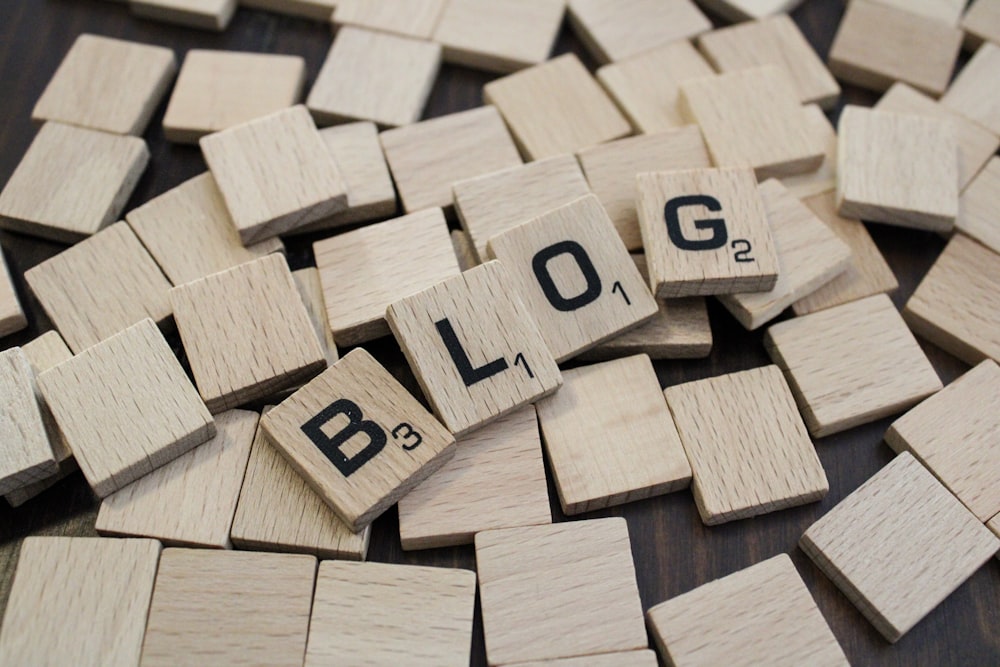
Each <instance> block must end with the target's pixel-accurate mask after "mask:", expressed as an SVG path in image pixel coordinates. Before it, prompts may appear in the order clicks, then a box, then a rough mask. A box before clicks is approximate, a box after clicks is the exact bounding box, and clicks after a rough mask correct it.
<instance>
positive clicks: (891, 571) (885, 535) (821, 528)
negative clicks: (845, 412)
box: [799, 453, 1000, 642]
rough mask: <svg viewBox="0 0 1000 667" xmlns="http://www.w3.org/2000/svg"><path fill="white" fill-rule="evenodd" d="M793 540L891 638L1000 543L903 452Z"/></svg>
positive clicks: (937, 601) (913, 622)
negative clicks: (795, 540) (797, 542)
mask: <svg viewBox="0 0 1000 667" xmlns="http://www.w3.org/2000/svg"><path fill="white" fill-rule="evenodd" d="M799 546H800V547H802V550H803V551H805V552H806V553H807V554H808V555H809V557H810V558H812V560H813V562H815V563H816V565H817V567H819V568H820V569H821V570H822V571H823V573H824V574H826V575H827V576H828V577H830V579H831V580H832V581H833V583H835V584H836V585H837V587H838V588H840V590H841V591H843V592H844V594H845V595H847V597H848V598H849V599H850V600H851V601H852V602H853V603H854V604H855V606H857V608H858V609H859V610H860V611H861V613H863V614H864V615H865V616H866V617H867V618H868V620H869V621H871V623H872V625H874V626H875V628H876V629H877V630H878V631H879V632H880V633H882V635H883V636H884V637H885V638H886V639H887V640H889V641H890V642H896V641H898V640H899V638H900V637H902V636H903V635H904V634H906V632H907V631H909V630H910V629H911V628H912V627H913V626H914V625H916V624H917V623H918V622H919V621H920V620H921V619H922V618H924V616H926V615H927V614H929V613H930V612H931V611H932V610H933V609H934V608H935V607H936V606H937V605H938V604H940V603H941V602H942V601H943V600H944V599H945V598H946V597H948V596H949V595H950V594H951V593H952V592H953V591H954V590H955V589H956V588H958V587H959V586H960V585H961V584H962V583H963V582H964V581H965V580H966V579H968V578H969V577H970V576H972V574H973V573H974V572H975V571H976V570H978V569H979V567H980V566H981V565H982V564H983V563H985V562H986V561H987V560H988V559H989V558H991V557H992V556H993V555H994V554H995V553H996V552H997V549H1000V540H998V539H997V538H996V536H994V535H992V534H991V533H990V531H989V530H988V529H987V528H986V527H985V526H983V524H982V523H981V522H980V521H979V520H977V519H976V517H975V516H973V515H972V514H971V513H970V512H969V511H968V510H967V509H965V507H963V506H962V504H961V503H960V502H958V500H957V499H956V498H955V497H954V496H953V495H951V494H950V493H949V492H948V490H947V489H945V488H944V487H943V486H941V484H940V483H938V481H937V480H936V479H934V476H933V475H931V474H930V473H929V472H927V470H926V469H925V468H924V467H923V466H922V465H920V463H918V462H917V460H916V459H914V458H913V456H911V455H910V454H909V453H903V454H900V455H899V456H897V457H896V458H895V459H894V460H893V461H892V462H891V463H889V465H887V466H886V467H884V468H882V470H880V471H879V472H877V473H875V475H874V476H873V477H872V478H871V479H869V480H868V481H867V482H865V483H864V484H862V485H861V486H860V487H859V488H858V489H857V490H856V491H854V492H853V493H851V494H850V495H849V496H847V498H845V499H844V500H842V501H841V502H840V503H839V504H838V505H837V506H836V507H834V508H833V509H832V510H830V511H829V512H828V513H827V514H826V515H825V516H823V517H822V518H821V519H820V520H819V521H817V522H816V523H814V524H813V525H812V526H810V527H809V529H808V530H807V531H806V532H805V534H804V535H803V536H802V539H801V540H800V541H799Z"/></svg>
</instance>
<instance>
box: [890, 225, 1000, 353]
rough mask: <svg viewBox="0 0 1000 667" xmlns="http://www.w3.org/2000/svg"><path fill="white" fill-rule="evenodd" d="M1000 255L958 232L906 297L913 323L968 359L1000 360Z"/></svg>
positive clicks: (925, 335)
mask: <svg viewBox="0 0 1000 667" xmlns="http://www.w3.org/2000/svg"><path fill="white" fill-rule="evenodd" d="M998 296H1000V255H998V254H997V253H995V252H992V251H991V250H989V249H988V248H986V247H984V246H982V245H980V244H978V243H976V242H975V241H973V240H972V239H969V238H967V237H966V236H964V235H962V234H956V235H955V236H954V237H952V240H951V241H950V242H949V243H948V245H947V246H945V249H944V252H942V253H941V254H940V255H939V256H938V258H937V261H936V262H934V265H933V266H932V267H931V270H930V271H928V272H927V275H925V276H924V279H923V280H922V281H921V282H920V285H919V286H918V287H917V290H916V292H914V293H913V296H911V297H910V300H909V301H907V302H906V308H905V309H904V310H903V317H904V318H906V323H907V324H909V325H910V328H912V329H913V331H914V332H916V334H917V335H919V336H920V337H922V338H925V339H927V340H929V341H930V342H932V343H934V344H935V345H937V346H938V347H940V348H941V349H943V350H945V351H946V352H949V353H951V354H953V355H955V356H956V357H958V358H959V359H961V360H962V361H964V362H965V363H967V364H978V363H979V362H980V361H982V360H983V359H987V358H990V359H993V360H994V361H1000V307H998V306H997V299H998Z"/></svg>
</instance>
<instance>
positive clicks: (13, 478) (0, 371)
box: [0, 347, 58, 495]
mask: <svg viewBox="0 0 1000 667" xmlns="http://www.w3.org/2000/svg"><path fill="white" fill-rule="evenodd" d="M35 394H36V389H35V372H34V370H32V368H31V363H30V362H29V361H28V356H27V355H26V354H25V353H24V351H23V350H21V349H20V348H17V347H15V348H11V349H9V350H4V351H3V352H0V406H3V407H2V408H0V441H2V442H3V450H2V451H0V494H4V495H5V494H8V493H10V492H11V491H16V490H18V489H21V488H23V487H25V486H27V485H29V484H32V483H35V482H38V481H40V480H43V479H45V478H46V477H50V476H52V475H54V474H55V473H56V472H57V470H58V468H57V465H56V456H55V453H54V452H53V451H52V446H51V445H50V444H49V437H48V434H47V432H46V430H45V422H44V421H43V420H42V412H41V410H40V408H39V404H38V400H37V398H36V396H35Z"/></svg>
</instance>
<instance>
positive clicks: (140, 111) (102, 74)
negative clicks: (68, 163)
mask: <svg viewBox="0 0 1000 667" xmlns="http://www.w3.org/2000/svg"><path fill="white" fill-rule="evenodd" d="M176 72H177V60H176V58H175V57H174V52H173V51H172V50H171V49H167V48H164V47H162V46H152V45H150V44H139V43H137V42H127V41H124V40H120V39H113V38H111V37H102V36H99V35H89V34H82V35H80V36H79V37H77V38H76V41H74V42H73V46H71V47H70V49H69V51H68V52H67V53H66V57H65V58H63V61H62V63H60V65H59V68H58V69H57V70H56V72H55V74H53V75H52V78H51V79H50V80H49V83H48V85H46V87H45V90H44V91H43V92H42V96H41V97H40V98H38V102H37V103H36V104H35V108H34V109H33V110H32V112H31V118H32V120H34V121H36V122H41V121H47V120H55V121H59V122H61V123H68V124H70V125H78V126H81V127H89V128H93V129H95V130H104V131H105V132H113V133H115V134H135V135H140V134H142V133H143V132H145V130H146V126H147V125H148V124H149V119H150V118H151V117H152V116H153V112H154V111H155V110H156V107H157V106H158V105H159V103H160V100H162V99H163V97H164V95H166V94H167V90H168V88H169V87H170V82H171V81H172V80H173V78H174V74H175V73H176Z"/></svg>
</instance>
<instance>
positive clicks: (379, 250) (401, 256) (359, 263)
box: [313, 208, 461, 346]
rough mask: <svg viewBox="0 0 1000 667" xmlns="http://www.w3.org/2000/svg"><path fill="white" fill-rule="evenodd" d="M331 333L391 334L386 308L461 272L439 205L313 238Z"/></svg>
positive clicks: (349, 339) (341, 338)
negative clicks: (335, 233)
mask: <svg viewBox="0 0 1000 667" xmlns="http://www.w3.org/2000/svg"><path fill="white" fill-rule="evenodd" d="M313 252H314V254H315V256H316V267H317V268H318V269H319V275H320V281H321V282H322V285H323V299H324V301H325V303H326V317H327V319H328V320H329V322H330V327H331V328H332V329H333V337H334V339H335V340H336V341H337V342H338V343H340V344H341V345H343V346H352V345H358V344H360V343H365V342H367V341H370V340H374V339H376V338H379V337H381V336H387V335H389V325H388V324H386V322H385V309H386V307H388V306H389V304H390V303H393V302H395V301H398V300H399V299H402V298H403V297H406V296H409V295H411V294H415V293H416V292H419V291H420V290H423V289H426V288H428V287H431V286H433V285H436V284H437V283H439V282H441V281H442V280H445V279H446V278H450V277H452V276H457V275H458V274H459V273H461V268H460V267H459V265H458V259H457V257H456V256H455V250H454V247H453V246H452V243H451V236H450V235H449V233H448V223H447V221H445V218H444V214H443V213H442V212H441V209H439V208H431V209H426V210H424V211H419V212H417V213H411V214H410V215H404V216H403V217H401V218H394V219H392V220H388V221H386V222H380V223H378V224H375V225H369V226H367V227H361V228H360V229H355V230H354V231H350V232H347V233H345V234H340V235H338V236H332V237H330V238H328V239H323V240H322V241H317V242H316V243H314V244H313Z"/></svg>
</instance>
